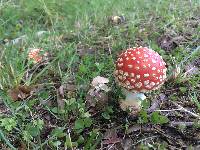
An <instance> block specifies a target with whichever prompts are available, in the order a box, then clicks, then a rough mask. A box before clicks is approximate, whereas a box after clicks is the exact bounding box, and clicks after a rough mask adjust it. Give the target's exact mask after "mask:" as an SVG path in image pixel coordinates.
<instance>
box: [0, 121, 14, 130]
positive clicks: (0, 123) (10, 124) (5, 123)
mask: <svg viewBox="0 0 200 150" xmlns="http://www.w3.org/2000/svg"><path fill="white" fill-rule="evenodd" d="M16 125H17V121H16V119H15V118H3V119H0V126H1V127H3V128H4V129H6V130H7V131H11V130H12V129H14V128H15V127H16Z"/></svg>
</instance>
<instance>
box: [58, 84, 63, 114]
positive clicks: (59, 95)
mask: <svg viewBox="0 0 200 150" xmlns="http://www.w3.org/2000/svg"><path fill="white" fill-rule="evenodd" d="M56 93H57V104H58V108H59V109H61V110H63V109H64V106H65V101H64V100H63V99H64V89H63V86H62V85H61V86H60V88H59V89H57V90H56Z"/></svg>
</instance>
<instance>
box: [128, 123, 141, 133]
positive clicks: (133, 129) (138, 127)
mask: <svg viewBox="0 0 200 150" xmlns="http://www.w3.org/2000/svg"><path fill="white" fill-rule="evenodd" d="M140 130H141V125H139V124H134V125H133V126H131V127H129V128H128V130H127V134H130V133H133V132H136V131H140Z"/></svg>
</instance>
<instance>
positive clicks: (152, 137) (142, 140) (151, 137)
mask: <svg viewBox="0 0 200 150" xmlns="http://www.w3.org/2000/svg"><path fill="white" fill-rule="evenodd" d="M157 137H158V136H157V135H155V136H150V137H147V138H144V139H141V140H139V141H137V142H135V143H134V144H133V145H132V146H135V145H137V144H139V143H141V142H144V141H147V140H148V139H154V138H157Z"/></svg>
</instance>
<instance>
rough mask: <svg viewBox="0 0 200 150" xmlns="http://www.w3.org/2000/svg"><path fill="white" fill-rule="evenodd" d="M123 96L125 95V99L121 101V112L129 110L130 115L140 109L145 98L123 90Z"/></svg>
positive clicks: (139, 94)
mask: <svg viewBox="0 0 200 150" xmlns="http://www.w3.org/2000/svg"><path fill="white" fill-rule="evenodd" d="M123 93H124V95H126V99H125V100H123V101H121V104H120V106H121V108H122V110H124V111H125V110H127V109H130V110H131V112H132V113H138V111H139V110H140V109H141V103H142V101H143V100H145V99H146V96H145V95H144V94H143V93H136V92H135V93H134V92H131V91H127V90H125V89H124V90H123Z"/></svg>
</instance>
